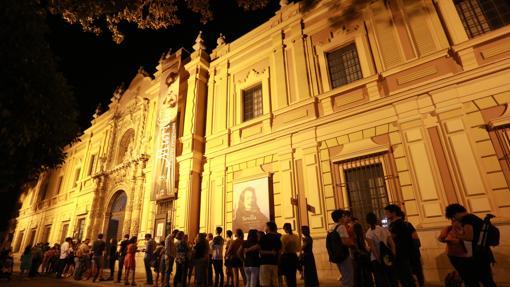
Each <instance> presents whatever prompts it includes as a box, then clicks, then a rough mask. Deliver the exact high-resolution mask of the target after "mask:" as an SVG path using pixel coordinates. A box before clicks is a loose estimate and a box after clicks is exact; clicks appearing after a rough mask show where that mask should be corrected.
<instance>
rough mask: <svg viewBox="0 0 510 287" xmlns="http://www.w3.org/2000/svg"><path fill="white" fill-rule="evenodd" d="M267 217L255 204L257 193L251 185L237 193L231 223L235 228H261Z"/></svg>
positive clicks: (245, 229)
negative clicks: (237, 197)
mask: <svg viewBox="0 0 510 287" xmlns="http://www.w3.org/2000/svg"><path fill="white" fill-rule="evenodd" d="M268 221H269V219H268V218H267V216H265V215H264V214H263V213H262V212H261V211H260V208H259V206H258V204H257V194H256V192H255V189H254V188H253V187H251V186H249V187H246V188H245V189H244V190H243V191H242V192H241V194H240V195H239V200H238V201H237V208H236V210H235V217H234V221H233V223H232V225H233V227H234V228H235V229H241V230H243V231H247V230H249V229H251V228H259V229H263V228H264V226H265V224H266V222H268Z"/></svg>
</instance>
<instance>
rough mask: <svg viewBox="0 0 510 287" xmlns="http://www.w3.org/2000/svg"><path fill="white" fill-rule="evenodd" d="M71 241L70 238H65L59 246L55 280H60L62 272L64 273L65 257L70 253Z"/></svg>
mask: <svg viewBox="0 0 510 287" xmlns="http://www.w3.org/2000/svg"><path fill="white" fill-rule="evenodd" d="M72 242H73V239H72V238H71V237H67V238H66V240H65V241H64V242H63V243H62V245H61V246H60V257H59V258H58V269H57V279H62V272H64V268H65V267H66V263H67V257H68V256H69V253H70V252H71V243H72Z"/></svg>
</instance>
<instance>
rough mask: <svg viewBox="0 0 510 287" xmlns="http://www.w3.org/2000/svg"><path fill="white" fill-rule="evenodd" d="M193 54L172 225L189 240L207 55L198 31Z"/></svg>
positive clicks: (195, 219) (196, 211) (195, 218)
mask: <svg viewBox="0 0 510 287" xmlns="http://www.w3.org/2000/svg"><path fill="white" fill-rule="evenodd" d="M193 50H194V52H193V53H192V54H191V55H190V61H189V62H188V63H187V64H186V65H185V67H184V68H185V70H186V71H187V72H188V73H189V78H188V92H187V95H186V107H185V118H184V128H183V133H182V137H181V139H180V140H181V143H182V154H181V155H180V156H179V157H177V162H178V164H179V187H178V193H177V210H176V213H177V214H176V222H175V226H176V227H177V228H179V229H183V230H184V231H185V232H187V233H188V234H189V236H190V238H193V237H194V236H195V235H196V234H197V233H198V230H199V225H200V174H201V172H202V161H203V152H204V131H205V114H206V109H205V108H206V98H207V81H208V78H209V55H208V54H207V52H206V51H205V45H204V40H203V39H202V32H200V33H199V34H198V37H197V39H196V40H195V45H194V46H193Z"/></svg>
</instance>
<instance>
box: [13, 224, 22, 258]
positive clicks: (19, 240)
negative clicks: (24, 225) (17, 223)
mask: <svg viewBox="0 0 510 287" xmlns="http://www.w3.org/2000/svg"><path fill="white" fill-rule="evenodd" d="M24 235H25V230H21V231H20V232H19V233H18V238H16V245H14V250H13V252H14V253H17V252H19V251H20V249H21V242H22V241H23V236H24Z"/></svg>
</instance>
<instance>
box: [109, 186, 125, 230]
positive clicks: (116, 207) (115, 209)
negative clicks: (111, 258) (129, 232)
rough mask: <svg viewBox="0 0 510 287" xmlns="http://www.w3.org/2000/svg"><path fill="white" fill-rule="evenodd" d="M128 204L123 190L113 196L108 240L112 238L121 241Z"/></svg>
mask: <svg viewBox="0 0 510 287" xmlns="http://www.w3.org/2000/svg"><path fill="white" fill-rule="evenodd" d="M126 203H127V195H126V193H125V192H124V191H123V190H119V191H118V192H117V193H116V194H115V195H114V196H113V198H112V203H111V204H110V218H109V220H108V231H107V233H106V239H107V240H110V239H111V238H115V239H117V240H119V239H120V238H121V237H122V227H123V225H124V224H123V223H124V213H125V210H126Z"/></svg>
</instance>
